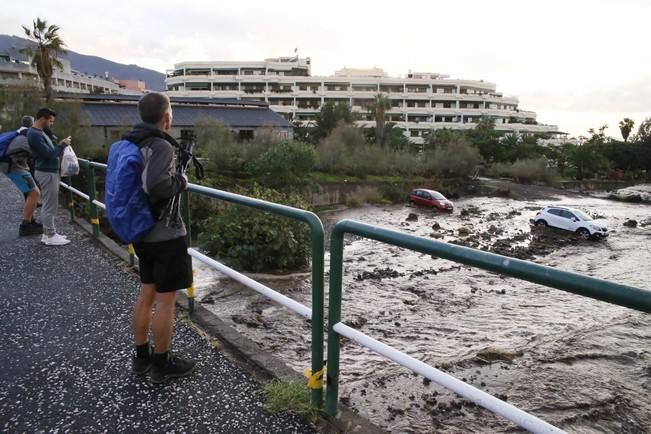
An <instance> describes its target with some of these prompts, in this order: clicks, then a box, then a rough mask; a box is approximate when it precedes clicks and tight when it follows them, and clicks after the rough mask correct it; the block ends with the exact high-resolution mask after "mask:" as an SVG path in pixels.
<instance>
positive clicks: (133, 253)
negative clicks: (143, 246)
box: [127, 244, 136, 256]
mask: <svg viewBox="0 0 651 434" xmlns="http://www.w3.org/2000/svg"><path fill="white" fill-rule="evenodd" d="M127 252H129V255H131V256H133V255H135V254H136V251H135V249H134V248H133V244H129V245H128V246H127Z"/></svg>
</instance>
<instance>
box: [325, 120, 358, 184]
mask: <svg viewBox="0 0 651 434" xmlns="http://www.w3.org/2000/svg"><path fill="white" fill-rule="evenodd" d="M365 143H366V138H365V137H364V134H363V133H362V131H361V130H360V129H359V128H357V127H355V126H354V125H340V126H338V127H337V128H335V129H334V130H333V131H332V133H331V134H330V135H329V136H328V137H326V138H325V139H324V140H322V141H321V143H319V146H318V147H317V154H318V168H319V169H320V170H323V171H325V172H330V173H339V174H343V173H346V172H347V169H348V168H349V167H350V161H351V158H350V157H351V155H350V152H351V151H352V150H353V149H357V148H358V147H360V146H364V145H365Z"/></svg>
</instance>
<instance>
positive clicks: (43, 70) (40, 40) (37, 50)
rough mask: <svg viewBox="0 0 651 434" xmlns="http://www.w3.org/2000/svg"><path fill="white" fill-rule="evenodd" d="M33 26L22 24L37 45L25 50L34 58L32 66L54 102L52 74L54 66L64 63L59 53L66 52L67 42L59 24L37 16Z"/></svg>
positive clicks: (46, 93) (47, 96)
mask: <svg viewBox="0 0 651 434" xmlns="http://www.w3.org/2000/svg"><path fill="white" fill-rule="evenodd" d="M32 25H33V28H32V29H30V28H28V27H27V26H22V27H23V30H24V31H25V35H27V37H28V38H29V39H31V40H32V41H33V42H35V43H36V46H35V47H27V48H25V49H24V52H25V53H27V54H28V55H29V56H30V57H31V58H32V66H33V67H35V68H36V72H37V73H38V76H39V77H40V79H41V82H42V83H43V92H44V95H45V99H46V101H47V102H48V104H49V103H51V102H52V76H53V74H54V68H55V67H56V68H59V69H61V68H62V67H63V65H61V62H60V61H59V59H58V56H59V54H61V53H65V49H64V47H65V43H64V42H63V39H61V37H60V36H59V30H60V28H59V26H57V25H55V24H51V25H49V26H48V24H47V21H45V20H41V19H40V18H36V20H34V22H33V23H32Z"/></svg>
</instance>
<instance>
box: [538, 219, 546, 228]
mask: <svg viewBox="0 0 651 434" xmlns="http://www.w3.org/2000/svg"><path fill="white" fill-rule="evenodd" d="M536 226H540V227H543V226H547V222H546V221H545V220H538V221H537V222H536Z"/></svg>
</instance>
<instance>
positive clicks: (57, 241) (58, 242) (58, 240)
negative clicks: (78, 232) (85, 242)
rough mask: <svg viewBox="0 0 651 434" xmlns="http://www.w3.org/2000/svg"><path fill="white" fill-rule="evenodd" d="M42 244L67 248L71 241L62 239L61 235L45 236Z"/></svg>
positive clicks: (42, 238)
mask: <svg viewBox="0 0 651 434" xmlns="http://www.w3.org/2000/svg"><path fill="white" fill-rule="evenodd" d="M41 242H42V243H43V244H45V245H46V246H65V245H66V244H68V243H69V242H70V240H69V239H67V238H65V237H62V236H61V235H59V234H54V235H50V236H48V235H45V234H43V236H42V237H41Z"/></svg>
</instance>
